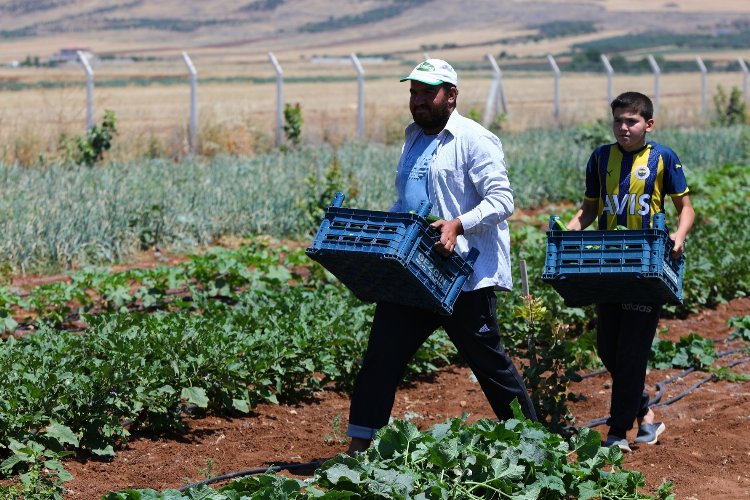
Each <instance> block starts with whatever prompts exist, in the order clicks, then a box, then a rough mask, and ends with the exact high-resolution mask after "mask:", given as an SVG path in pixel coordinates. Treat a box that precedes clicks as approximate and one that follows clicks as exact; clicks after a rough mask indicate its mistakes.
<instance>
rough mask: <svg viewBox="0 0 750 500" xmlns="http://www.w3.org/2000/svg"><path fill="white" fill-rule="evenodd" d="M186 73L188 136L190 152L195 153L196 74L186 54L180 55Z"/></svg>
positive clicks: (196, 134)
mask: <svg viewBox="0 0 750 500" xmlns="http://www.w3.org/2000/svg"><path fill="white" fill-rule="evenodd" d="M182 60H183V61H185V66H187V69H188V73H190V123H189V125H188V134H189V136H190V152H191V153H195V151H196V149H197V147H198V72H197V71H196V70H195V66H194V65H193V61H192V60H191V59H190V56H188V55H187V52H183V53H182Z"/></svg>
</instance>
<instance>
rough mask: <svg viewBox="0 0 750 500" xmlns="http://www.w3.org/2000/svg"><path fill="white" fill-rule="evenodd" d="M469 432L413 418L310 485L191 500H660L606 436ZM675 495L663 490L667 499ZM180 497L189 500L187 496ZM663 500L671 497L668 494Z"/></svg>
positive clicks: (277, 478)
mask: <svg viewBox="0 0 750 500" xmlns="http://www.w3.org/2000/svg"><path fill="white" fill-rule="evenodd" d="M513 411H514V415H515V417H514V418H511V419H508V420H507V421H505V422H496V421H492V420H487V419H484V420H480V421H478V422H476V423H474V424H471V425H469V424H467V423H466V420H465V419H463V418H461V419H459V418H455V419H451V420H448V421H446V422H445V423H442V424H438V425H435V426H433V427H431V428H430V429H428V430H426V431H424V432H420V431H419V430H418V429H417V427H416V426H415V425H414V424H413V423H411V422H406V421H403V420H396V421H394V422H393V423H392V424H391V425H389V426H387V427H384V428H382V429H381V430H380V431H378V434H377V436H376V437H375V440H374V441H373V444H372V446H371V447H370V448H369V449H368V450H367V451H365V452H364V453H359V454H357V455H356V456H354V457H351V456H347V455H345V454H341V455H338V456H337V457H334V458H332V459H330V460H328V461H326V462H325V463H324V464H323V465H322V466H321V467H320V468H318V469H317V470H316V471H315V476H314V477H313V478H312V479H310V480H307V481H301V480H298V479H290V478H288V477H285V476H283V475H274V474H265V475H261V476H255V477H247V478H243V479H240V480H238V481H236V482H234V483H231V484H230V485H227V486H224V487H222V488H220V489H219V490H217V491H215V492H214V491H213V490H211V489H209V488H207V487H206V486H199V487H196V488H195V489H191V490H189V491H188V492H185V493H186V495H190V496H189V497H188V498H217V499H225V498H226V499H229V498H239V497H240V496H241V497H242V498H248V499H261V498H279V499H311V498H320V497H324V498H404V499H405V498H425V499H427V498H444V499H452V500H453V499H455V500H480V499H488V498H518V499H524V498H525V499H533V498H560V499H573V498H576V499H581V500H589V499H593V498H632V499H646V498H652V497H650V496H648V495H646V494H643V493H641V492H640V491H639V489H640V488H643V487H644V486H645V479H644V477H643V474H641V473H640V472H637V471H630V470H627V469H625V468H623V467H622V463H623V458H624V456H623V453H622V451H620V449H619V448H617V447H616V446H615V447H609V448H604V447H602V446H601V444H600V443H601V436H600V435H599V433H598V432H596V431H594V430H591V429H588V428H584V429H581V431H580V433H579V434H577V435H575V436H573V437H572V438H571V439H570V441H566V440H564V439H563V438H562V437H560V436H559V435H557V434H553V433H550V432H549V431H548V430H547V429H545V428H544V426H542V425H541V424H538V423H533V422H531V421H529V420H526V419H524V417H523V415H522V413H521V410H520V406H519V405H518V402H517V401H514V402H513ZM670 490H671V487H670V486H669V485H664V486H663V487H662V488H660V491H661V492H662V493H661V494H662V495H666V494H668V493H669V491H670ZM174 494H175V492H174V490H167V491H165V492H163V493H162V494H158V493H156V492H153V490H145V491H143V492H142V496H140V495H141V492H138V491H136V490H128V491H124V492H113V493H110V494H109V495H108V496H107V497H105V498H106V499H107V500H119V499H123V500H124V499H131V498H164V499H166V498H175V497H174V496H173V495H174ZM177 498H179V497H177ZM659 498H666V497H664V496H660V497H659Z"/></svg>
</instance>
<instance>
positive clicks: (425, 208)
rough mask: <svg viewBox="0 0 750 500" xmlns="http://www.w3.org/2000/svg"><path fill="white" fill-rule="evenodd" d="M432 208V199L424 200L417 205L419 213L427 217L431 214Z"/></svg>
mask: <svg viewBox="0 0 750 500" xmlns="http://www.w3.org/2000/svg"><path fill="white" fill-rule="evenodd" d="M431 208H432V203H431V202H430V200H422V201H420V202H419V206H418V207H417V215H419V216H420V217H424V218H426V217H427V216H428V215H430V209H431Z"/></svg>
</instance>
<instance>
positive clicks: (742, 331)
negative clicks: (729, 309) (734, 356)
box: [727, 316, 750, 342]
mask: <svg viewBox="0 0 750 500" xmlns="http://www.w3.org/2000/svg"><path fill="white" fill-rule="evenodd" d="M727 326H728V327H729V328H733V329H734V330H733V331H732V333H731V334H730V335H729V340H734V339H742V340H744V341H745V342H750V316H742V317H739V316H733V317H731V318H729V320H728V321H727Z"/></svg>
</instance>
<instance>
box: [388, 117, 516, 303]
mask: <svg viewBox="0 0 750 500" xmlns="http://www.w3.org/2000/svg"><path fill="white" fill-rule="evenodd" d="M420 130H421V129H420V127H419V126H418V125H417V124H415V123H412V124H410V125H409V126H408V127H407V128H406V139H405V141H404V146H403V148H402V154H401V159H400V160H399V164H398V170H399V171H400V170H401V169H404V168H408V169H410V168H411V167H412V166H411V165H404V164H403V163H404V157H405V155H404V151H409V149H410V148H411V146H412V143H413V142H414V140H415V139H416V138H417V137H418V136H419V133H420ZM438 138H439V144H438V147H437V151H436V152H435V157H434V158H433V161H432V164H431V166H430V170H429V173H428V179H427V192H428V195H429V198H430V201H431V202H432V210H431V212H432V213H433V214H435V215H437V216H439V217H440V218H442V219H445V220H451V219H454V218H456V217H458V218H459V219H460V220H461V224H462V225H463V229H464V234H463V235H462V236H459V237H458V240H457V242H456V249H455V251H456V252H458V253H459V255H461V256H463V257H466V255H467V254H468V253H469V249H470V248H471V247H476V248H477V250H479V257H478V258H477V260H476V262H475V263H474V273H473V274H472V275H471V276H469V278H468V279H467V280H466V282H465V283H464V286H463V290H466V291H471V290H476V289H479V288H484V287H488V286H492V287H494V288H495V289H496V290H510V289H511V288H512V287H513V280H512V278H511V272H510V232H509V230H508V223H507V219H508V217H510V216H511V215H512V214H513V210H514V208H513V190H512V189H511V187H510V181H509V179H508V172H507V169H506V167H505V155H504V153H503V147H502V144H501V143H500V139H498V138H497V136H496V135H495V134H493V133H492V132H490V131H489V130H487V129H485V128H484V127H482V126H481V125H480V124H478V123H476V122H475V121H473V120H470V119H468V118H465V117H463V116H461V115H460V114H459V113H458V111H455V110H454V111H453V113H452V114H451V116H450V118H449V119H448V123H447V124H446V125H445V128H444V129H443V130H442V131H441V132H440V133H439V134H438ZM400 178H403V176H399V175H398V172H397V175H396V190H397V193H398V199H397V200H396V203H395V204H394V205H393V207H392V208H391V211H396V212H401V211H404V210H403V208H402V205H403V201H402V200H403V193H404V189H403V188H404V186H403V185H399V184H400V182H399V179H400Z"/></svg>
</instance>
